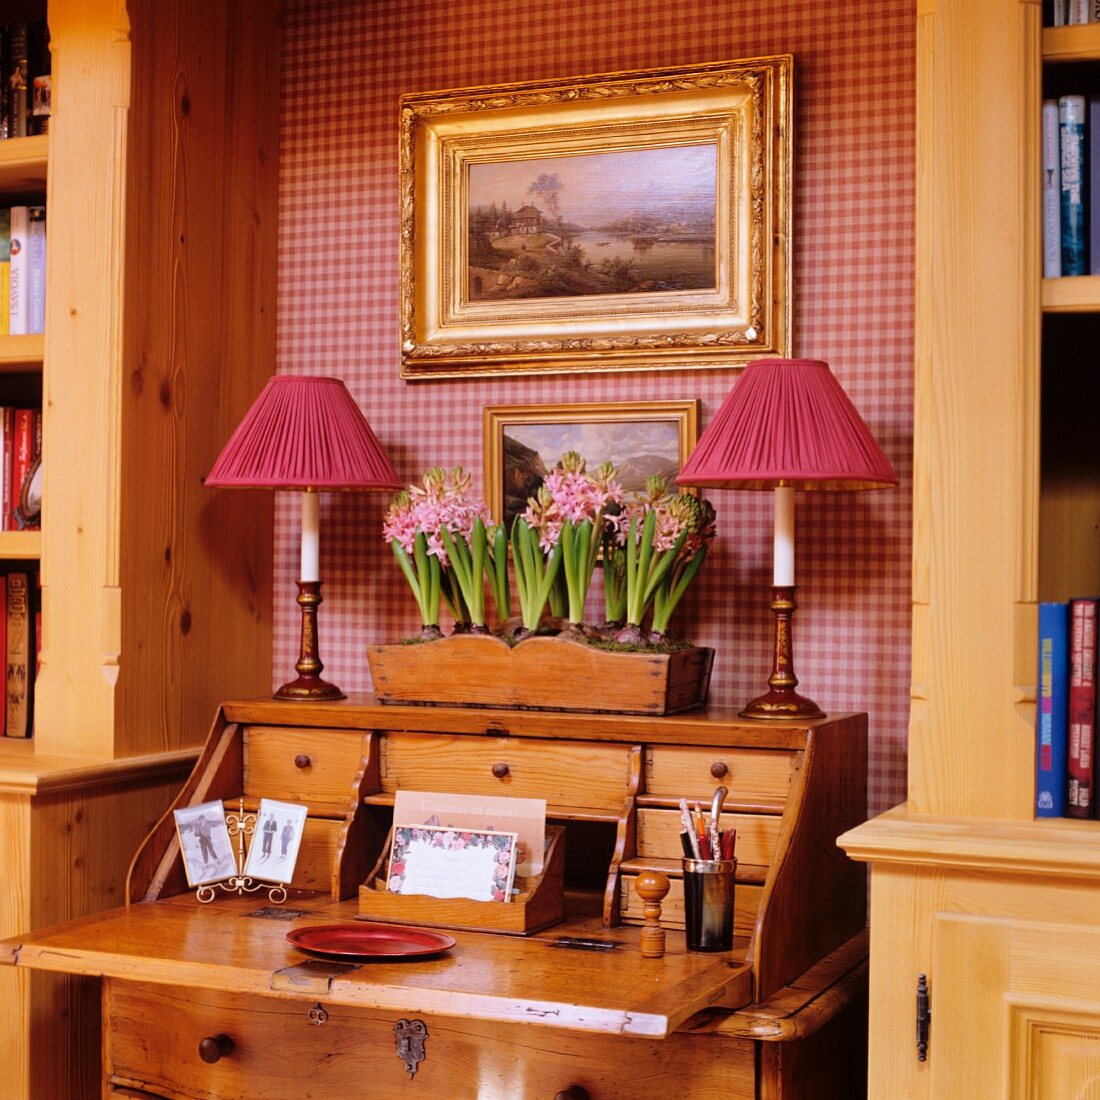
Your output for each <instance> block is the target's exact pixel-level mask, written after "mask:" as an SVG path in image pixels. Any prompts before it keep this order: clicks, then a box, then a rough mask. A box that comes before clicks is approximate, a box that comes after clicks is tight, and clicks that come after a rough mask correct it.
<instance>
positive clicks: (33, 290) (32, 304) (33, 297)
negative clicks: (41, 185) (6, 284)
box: [9, 206, 46, 333]
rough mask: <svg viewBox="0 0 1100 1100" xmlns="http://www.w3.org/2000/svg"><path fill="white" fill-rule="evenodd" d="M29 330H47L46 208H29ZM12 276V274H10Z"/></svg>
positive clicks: (36, 331)
mask: <svg viewBox="0 0 1100 1100" xmlns="http://www.w3.org/2000/svg"><path fill="white" fill-rule="evenodd" d="M27 218H28V221H27V331H28V332H35V333H38V332H45V331H46V208H45V207H44V206H31V207H28V208H27ZM9 278H10V275H9Z"/></svg>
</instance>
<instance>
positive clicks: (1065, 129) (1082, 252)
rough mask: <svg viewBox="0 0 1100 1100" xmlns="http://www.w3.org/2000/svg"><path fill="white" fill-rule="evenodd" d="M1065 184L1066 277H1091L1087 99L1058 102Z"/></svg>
mask: <svg viewBox="0 0 1100 1100" xmlns="http://www.w3.org/2000/svg"><path fill="white" fill-rule="evenodd" d="M1058 138H1059V146H1060V152H1061V156H1060V160H1061V169H1062V171H1061V185H1062V274H1063V275H1087V274H1088V270H1089V268H1088V237H1087V229H1086V213H1085V195H1086V194H1087V192H1086V190H1085V97H1084V96H1083V95H1064V96H1062V97H1061V99H1059V100H1058Z"/></svg>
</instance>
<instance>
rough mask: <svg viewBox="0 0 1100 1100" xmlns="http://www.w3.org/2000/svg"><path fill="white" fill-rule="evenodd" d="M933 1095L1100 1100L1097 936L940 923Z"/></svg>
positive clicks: (997, 924)
mask: <svg viewBox="0 0 1100 1100" xmlns="http://www.w3.org/2000/svg"><path fill="white" fill-rule="evenodd" d="M932 955H933V968H932V974H931V975H929V984H930V989H931V996H932V1032H931V1042H930V1045H929V1053H928V1067H929V1072H930V1076H931V1086H932V1087H931V1090H930V1095H932V1096H944V1097H946V1096H965V1095H971V1096H983V1097H990V1098H994V1097H998V1098H1001V1097H1003V1098H1004V1100H1066V1098H1067V1097H1073V1098H1074V1100H1100V931H1096V930H1089V929H1083V928H1075V927H1072V926H1068V925H1063V924H1056V923H1049V924H1047V923H1035V922H1026V921H1012V920H994V919H989V918H982V917H968V916H953V915H946V914H941V915H940V916H938V917H937V918H936V921H935V925H934V930H933V952H932Z"/></svg>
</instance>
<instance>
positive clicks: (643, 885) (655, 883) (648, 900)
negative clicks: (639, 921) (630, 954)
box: [634, 871, 670, 959]
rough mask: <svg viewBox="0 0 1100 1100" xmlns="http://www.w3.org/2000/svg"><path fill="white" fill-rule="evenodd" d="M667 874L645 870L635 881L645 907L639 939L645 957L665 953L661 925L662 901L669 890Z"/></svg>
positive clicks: (656, 957)
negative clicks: (643, 922) (643, 921)
mask: <svg viewBox="0 0 1100 1100" xmlns="http://www.w3.org/2000/svg"><path fill="white" fill-rule="evenodd" d="M669 886H670V884H669V881H668V876H667V875H662V874H661V872H660V871H643V872H642V873H641V874H640V875H639V876H638V878H637V881H636V882H635V883H634V889H635V890H636V891H637V892H638V897H640V898H641V899H642V902H643V903H644V907H643V909H642V915H643V916H644V917H645V924H644V925H643V927H642V932H641V938H640V940H639V944H638V947H639V950H640V951H641V953H642V958H643V959H660V958H662V957H663V956H664V953H665V930H664V929H663V928H662V927H661V902H662V901H663V900H664V897H665V895H666V894H667V893H668V891H669Z"/></svg>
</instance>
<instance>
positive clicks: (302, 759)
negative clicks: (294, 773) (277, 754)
mask: <svg viewBox="0 0 1100 1100" xmlns="http://www.w3.org/2000/svg"><path fill="white" fill-rule="evenodd" d="M312 763H313V761H312V760H311V759H310V758H309V756H308V755H307V754H306V753H304V752H300V753H298V755H297V756H296V757H294V766H295V767H296V768H300V769H301V770H302V771H305V770H306V768H308V767H309V766H310V764H312Z"/></svg>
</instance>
